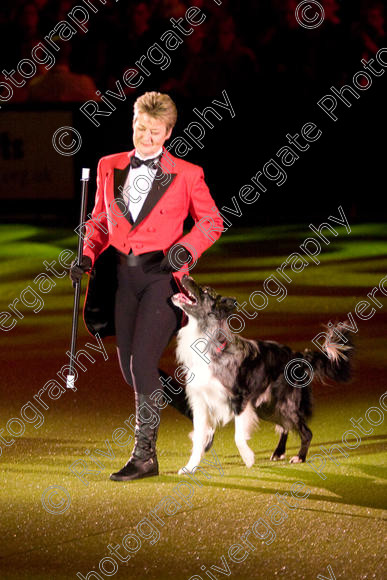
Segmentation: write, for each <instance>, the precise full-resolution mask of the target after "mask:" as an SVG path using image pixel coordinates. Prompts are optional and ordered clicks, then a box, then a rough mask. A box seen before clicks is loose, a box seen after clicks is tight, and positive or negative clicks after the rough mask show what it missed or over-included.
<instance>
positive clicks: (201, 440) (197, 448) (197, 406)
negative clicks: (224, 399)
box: [179, 402, 211, 475]
mask: <svg viewBox="0 0 387 580" xmlns="http://www.w3.org/2000/svg"><path fill="white" fill-rule="evenodd" d="M192 412H193V426H194V432H193V437H192V453H191V457H190V458H189V461H188V463H187V465H186V466H185V467H184V468H182V469H179V475H182V474H184V471H183V469H184V470H186V471H190V472H192V471H193V469H194V468H195V467H197V466H198V465H199V463H200V462H201V460H202V457H203V455H204V450H205V447H206V445H207V442H208V433H209V431H210V429H211V424H210V421H209V415H208V410H207V406H206V405H205V404H203V403H198V402H195V403H194V405H193V409H192Z"/></svg>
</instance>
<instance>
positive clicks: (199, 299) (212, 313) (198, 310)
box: [172, 276, 237, 321]
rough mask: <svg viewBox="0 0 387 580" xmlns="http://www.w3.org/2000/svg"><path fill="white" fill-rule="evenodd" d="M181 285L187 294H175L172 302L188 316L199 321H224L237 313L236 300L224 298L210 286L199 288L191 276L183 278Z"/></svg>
mask: <svg viewBox="0 0 387 580" xmlns="http://www.w3.org/2000/svg"><path fill="white" fill-rule="evenodd" d="M181 283H182V285H183V288H184V290H185V291H186V292H187V295H188V296H187V295H186V294H182V293H179V294H174V295H173V296H172V302H173V303H174V304H175V305H176V306H178V307H179V308H181V309H182V310H184V312H185V313H186V314H187V315H188V316H192V317H194V318H196V319H198V320H203V319H205V318H207V317H211V318H214V319H216V320H217V321H222V320H225V319H227V317H228V316H229V315H230V314H231V313H232V312H234V311H235V309H236V306H237V304H236V299H235V298H229V297H223V296H221V295H220V294H217V292H216V291H215V290H214V289H213V288H210V287H209V286H199V284H197V283H196V282H195V280H194V279H193V278H191V276H183V278H182V280H181Z"/></svg>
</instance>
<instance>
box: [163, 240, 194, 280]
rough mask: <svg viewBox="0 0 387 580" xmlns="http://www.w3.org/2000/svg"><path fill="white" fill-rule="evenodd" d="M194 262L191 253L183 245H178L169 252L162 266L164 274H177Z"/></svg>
mask: <svg viewBox="0 0 387 580" xmlns="http://www.w3.org/2000/svg"><path fill="white" fill-rule="evenodd" d="M191 260H192V256H191V254H190V253H189V251H188V250H187V249H186V248H185V247H184V246H182V245H181V244H176V245H175V246H172V248H171V249H170V250H169V251H168V252H167V254H166V255H165V256H164V258H163V259H162V261H161V264H160V270H161V271H162V272H168V273H170V272H177V270H180V268H181V267H182V266H183V265H184V264H185V263H186V262H190V261H191Z"/></svg>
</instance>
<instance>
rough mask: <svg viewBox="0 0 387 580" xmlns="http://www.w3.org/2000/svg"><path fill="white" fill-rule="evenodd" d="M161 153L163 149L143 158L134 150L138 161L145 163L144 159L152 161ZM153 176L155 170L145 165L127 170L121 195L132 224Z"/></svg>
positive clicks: (143, 201) (149, 187)
mask: <svg viewBox="0 0 387 580" xmlns="http://www.w3.org/2000/svg"><path fill="white" fill-rule="evenodd" d="M162 152H163V149H162V148H161V149H160V150H159V151H158V152H157V153H154V154H153V155H149V156H148V157H143V156H142V155H140V154H139V153H138V152H137V150H135V152H134V154H135V156H136V157H138V158H139V159H142V160H144V161H145V160H146V159H154V158H155V157H158V156H161V153H162ZM155 175H156V169H155V168H154V167H147V165H145V164H143V165H140V167H131V168H130V169H129V173H128V177H127V178H126V181H125V185H124V188H123V195H124V198H125V201H126V203H127V204H128V207H129V211H130V213H131V216H132V218H133V221H134V222H135V221H136V219H137V216H138V214H139V213H140V211H141V209H142V206H143V205H144V203H145V200H146V198H147V195H148V193H149V191H150V189H151V187H152V183H153V180H154V178H155Z"/></svg>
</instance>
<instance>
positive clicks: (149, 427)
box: [110, 393, 160, 481]
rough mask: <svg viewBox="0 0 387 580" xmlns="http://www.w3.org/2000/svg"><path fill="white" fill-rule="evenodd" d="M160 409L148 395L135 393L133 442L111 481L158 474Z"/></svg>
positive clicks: (129, 479)
mask: <svg viewBox="0 0 387 580" xmlns="http://www.w3.org/2000/svg"><path fill="white" fill-rule="evenodd" d="M159 423H160V410H159V409H158V408H157V407H156V406H155V403H154V401H152V399H151V398H150V397H149V395H142V394H138V395H137V393H136V429H135V443H134V448H133V451H132V455H131V456H130V459H129V461H128V462H127V463H126V465H124V467H123V468H122V469H120V471H117V472H116V473H112V474H111V475H110V479H111V480H113V481H132V480H135V479H142V478H144V477H154V476H155V475H158V474H159V465H158V462H157V456H156V440H157V433H158V429H159Z"/></svg>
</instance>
